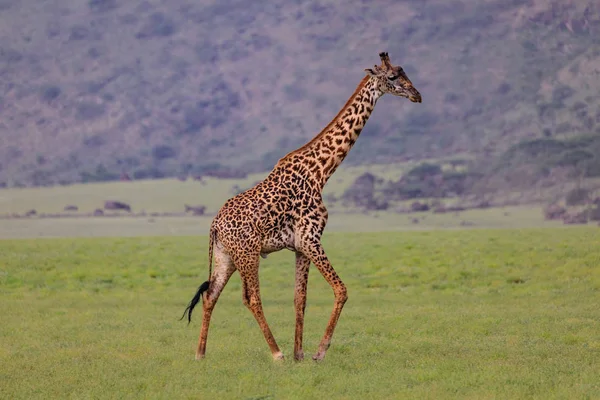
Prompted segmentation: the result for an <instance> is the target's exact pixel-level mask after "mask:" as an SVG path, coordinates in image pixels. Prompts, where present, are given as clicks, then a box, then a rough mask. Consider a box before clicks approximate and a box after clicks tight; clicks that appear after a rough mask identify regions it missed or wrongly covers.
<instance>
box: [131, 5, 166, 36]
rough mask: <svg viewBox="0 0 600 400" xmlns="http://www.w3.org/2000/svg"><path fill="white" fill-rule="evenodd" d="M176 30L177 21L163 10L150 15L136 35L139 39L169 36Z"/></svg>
mask: <svg viewBox="0 0 600 400" xmlns="http://www.w3.org/2000/svg"><path fill="white" fill-rule="evenodd" d="M175 31H176V26H175V22H174V21H173V20H172V19H171V18H170V17H169V16H167V15H165V14H164V13H162V12H155V13H154V14H152V15H150V16H149V17H148V20H147V21H146V23H145V24H144V26H143V27H142V29H141V30H140V31H139V32H138V33H137V35H136V36H135V37H136V38H138V39H150V38H152V37H167V36H171V35H172V34H174V33H175Z"/></svg>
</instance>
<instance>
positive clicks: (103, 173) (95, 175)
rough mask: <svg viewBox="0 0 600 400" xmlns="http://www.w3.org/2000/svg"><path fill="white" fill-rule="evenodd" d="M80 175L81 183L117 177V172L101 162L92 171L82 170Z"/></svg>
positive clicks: (109, 179) (114, 179)
mask: <svg viewBox="0 0 600 400" xmlns="http://www.w3.org/2000/svg"><path fill="white" fill-rule="evenodd" d="M80 176H81V181H82V182H83V183H88V182H107V181H116V180H118V179H119V174H117V173H114V172H111V171H109V170H108V169H107V168H106V167H105V166H104V165H103V164H98V166H97V167H96V170H95V171H94V172H88V171H84V172H82V173H81V174H80Z"/></svg>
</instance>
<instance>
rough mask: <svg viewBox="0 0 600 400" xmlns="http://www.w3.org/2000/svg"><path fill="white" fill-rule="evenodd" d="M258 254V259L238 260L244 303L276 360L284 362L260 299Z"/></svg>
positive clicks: (237, 265) (246, 258) (245, 258)
mask: <svg viewBox="0 0 600 400" xmlns="http://www.w3.org/2000/svg"><path fill="white" fill-rule="evenodd" d="M258 264H259V259H258V254H256V257H244V258H243V259H241V260H236V267H237V269H238V271H240V276H241V278H242V301H243V302H244V305H245V306H246V307H248V309H249V310H250V311H251V312H252V315H253V316H254V319H256V322H258V326H259V327H260V329H261V331H262V332H263V335H264V337H265V340H266V341H267V344H268V345H269V348H270V349H271V354H272V355H273V359H274V360H282V359H283V353H282V352H281V350H279V346H277V342H276V341H275V338H274V337H273V333H271V329H270V328H269V325H268V324H267V319H266V318H265V314H264V312H263V308H262V302H261V299H260V286H259V280H258Z"/></svg>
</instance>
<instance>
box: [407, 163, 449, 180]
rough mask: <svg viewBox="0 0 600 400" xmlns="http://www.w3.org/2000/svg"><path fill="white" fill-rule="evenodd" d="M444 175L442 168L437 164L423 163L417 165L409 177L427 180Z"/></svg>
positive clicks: (409, 172) (409, 173)
mask: <svg viewBox="0 0 600 400" xmlns="http://www.w3.org/2000/svg"><path fill="white" fill-rule="evenodd" d="M441 173H442V168H441V167H440V166H439V165H437V164H430V163H423V164H420V165H417V166H416V167H414V168H413V169H411V170H410V171H408V174H407V176H409V177H414V178H417V179H425V178H426V177H428V176H434V175H439V174H441Z"/></svg>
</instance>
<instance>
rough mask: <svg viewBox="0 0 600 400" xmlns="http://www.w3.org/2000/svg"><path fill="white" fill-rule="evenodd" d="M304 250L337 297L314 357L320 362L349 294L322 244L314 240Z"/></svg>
mask: <svg viewBox="0 0 600 400" xmlns="http://www.w3.org/2000/svg"><path fill="white" fill-rule="evenodd" d="M304 249H305V254H307V255H308V258H309V259H310V261H312V263H313V264H315V266H316V267H317V269H318V270H319V272H321V274H322V275H323V277H324V278H325V280H326V281H327V283H329V285H330V286H331V287H332V289H333V294H334V296H335V300H334V304H333V311H332V312H331V317H330V318H329V323H328V324H327V328H326V329H325V334H324V335H323V339H321V343H320V344H319V349H318V351H317V353H316V354H315V355H314V356H313V360H315V361H320V360H322V359H323V358H324V357H325V353H326V352H327V349H328V348H329V345H330V344H331V338H332V337H333V331H334V330H335V326H336V325H337V322H338V319H339V318H340V314H341V313H342V308H343V307H344V304H345V303H346V300H347V299H348V294H347V293H346V285H344V283H343V282H342V280H341V279H340V277H339V276H338V274H337V273H336V272H335V270H334V269H333V267H332V266H331V263H330V262H329V260H328V259H327V255H326V254H325V250H324V249H323V246H322V245H321V242H320V241H319V240H317V239H313V240H312V241H310V242H309V243H307V244H306V245H305V246H304Z"/></svg>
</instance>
